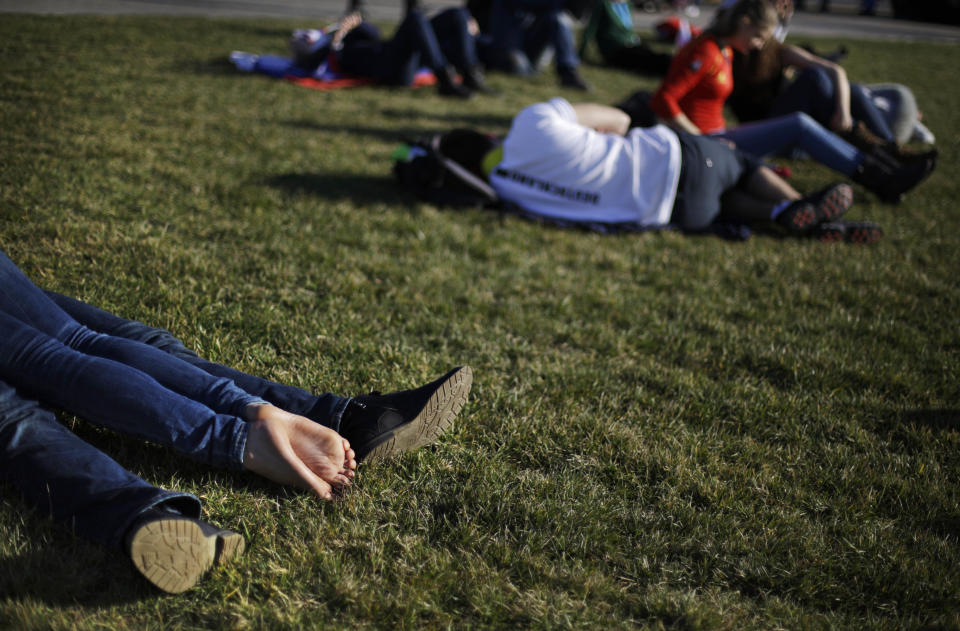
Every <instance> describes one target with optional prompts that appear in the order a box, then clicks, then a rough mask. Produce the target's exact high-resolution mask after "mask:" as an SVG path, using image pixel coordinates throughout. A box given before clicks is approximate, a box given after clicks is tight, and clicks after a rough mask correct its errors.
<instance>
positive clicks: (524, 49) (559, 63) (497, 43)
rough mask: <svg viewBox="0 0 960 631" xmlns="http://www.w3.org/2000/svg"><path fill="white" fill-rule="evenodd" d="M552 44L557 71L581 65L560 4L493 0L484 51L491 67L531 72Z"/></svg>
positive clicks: (508, 70) (512, 71)
mask: <svg viewBox="0 0 960 631" xmlns="http://www.w3.org/2000/svg"><path fill="white" fill-rule="evenodd" d="M550 48H552V49H553V53H554V56H555V64H556V67H557V72H558V73H564V72H569V71H572V70H574V69H576V67H577V66H578V65H580V59H579V58H578V57H577V53H576V49H575V48H574V42H573V31H572V29H571V28H570V24H569V23H568V22H567V20H566V19H565V18H564V16H563V11H562V9H560V8H556V7H552V6H549V4H544V5H543V6H539V5H532V4H531V5H530V6H527V5H526V4H525V3H523V2H519V1H517V0H493V7H492V8H491V10H490V33H489V37H488V38H486V39H485V40H484V46H483V47H482V49H481V53H482V55H483V57H484V62H485V63H486V64H487V65H488V66H490V67H491V68H495V69H497V70H503V71H507V72H511V73H514V74H522V75H525V74H530V73H531V72H534V71H535V70H536V69H537V68H538V66H539V61H540V59H541V57H543V55H544V54H545V53H546V51H547V50H548V49H550Z"/></svg>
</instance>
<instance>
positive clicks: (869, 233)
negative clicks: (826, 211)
mask: <svg viewBox="0 0 960 631" xmlns="http://www.w3.org/2000/svg"><path fill="white" fill-rule="evenodd" d="M812 236H813V238H814V239H817V240H818V241H822V242H823V243H858V244H860V245H869V244H871V243H876V242H877V241H879V240H880V239H882V238H883V229H882V228H880V226H878V225H877V224H875V223H873V222H872V221H845V220H843V219H840V220H838V221H825V222H824V223H821V224H819V225H818V226H817V227H816V228H814V230H813V233H812Z"/></svg>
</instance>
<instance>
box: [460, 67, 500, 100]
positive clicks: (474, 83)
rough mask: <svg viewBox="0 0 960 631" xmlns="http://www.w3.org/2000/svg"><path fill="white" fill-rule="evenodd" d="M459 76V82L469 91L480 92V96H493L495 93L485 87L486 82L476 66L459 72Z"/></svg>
mask: <svg viewBox="0 0 960 631" xmlns="http://www.w3.org/2000/svg"><path fill="white" fill-rule="evenodd" d="M460 76H461V77H462V79H463V80H462V82H461V83H462V85H465V86H466V87H467V88H469V89H470V90H473V91H474V92H480V93H481V94H495V91H494V90H493V89H492V88H491V87H490V86H488V85H487V81H486V79H485V78H484V76H483V73H482V72H481V71H480V68H478V67H476V66H474V67H473V68H468V69H466V70H464V71H463V72H461V73H460Z"/></svg>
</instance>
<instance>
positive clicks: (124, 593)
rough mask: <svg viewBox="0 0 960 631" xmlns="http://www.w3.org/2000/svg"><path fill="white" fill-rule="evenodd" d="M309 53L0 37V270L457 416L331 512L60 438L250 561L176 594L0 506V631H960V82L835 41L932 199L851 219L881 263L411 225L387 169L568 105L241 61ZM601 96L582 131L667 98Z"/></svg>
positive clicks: (917, 52)
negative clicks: (903, 94)
mask: <svg viewBox="0 0 960 631" xmlns="http://www.w3.org/2000/svg"><path fill="white" fill-rule="evenodd" d="M295 26H299V24H295V23H293V22H290V21H272V20H259V21H254V20H246V21H244V20H199V19H173V18H171V19H167V18H163V19H160V18H99V17H96V18H95V17H61V18H53V17H27V16H16V15H4V16H3V19H2V20H0V77H2V79H0V126H2V134H0V164H2V169H0V244H2V248H3V250H5V251H6V252H7V253H8V254H9V255H10V257H11V258H13V259H14V261H16V262H17V263H18V264H19V265H20V266H21V267H22V269H23V270H24V271H25V272H26V273H27V274H28V275H29V276H30V277H31V278H32V279H34V281H35V282H36V283H37V284H39V285H42V286H44V287H48V288H51V289H56V290H59V291H62V292H65V293H69V294H72V295H75V296H77V297H79V298H82V299H85V300H88V301H91V302H93V303H95V304H99V305H101V306H103V307H104V308H107V309H110V310H113V311H116V312H118V313H120V314H123V315H126V316H128V317H135V318H139V319H142V320H145V321H147V322H150V323H153V324H156V325H159V326H163V327H165V328H169V329H171V330H173V331H175V332H176V333H177V334H178V335H180V336H182V337H183V338H184V339H185V340H186V342H187V343H188V344H189V345H191V346H192V347H194V348H196V349H197V350H198V351H200V352H201V353H203V354H205V355H206V356H208V357H210V358H211V359H214V360H217V361H221V362H224V363H227V364H232V365H235V366H238V367H240V368H243V369H245V370H248V371H251V372H255V373H259V374H263V375H266V376H268V377H271V378H274V379H277V380H280V381H285V382H290V383H294V384H296V385H300V386H304V387H308V388H312V389H316V390H320V391H326V390H332V391H336V392H341V393H356V392H362V391H366V390H368V389H371V388H378V389H381V390H390V389H395V388H400V387H408V386H412V385H415V384H418V383H420V382H423V381H425V380H427V379H429V378H432V377H433V376H435V375H437V374H439V373H441V372H442V371H444V370H445V369H446V368H447V367H449V366H451V365H455V364H460V363H469V364H471V365H472V366H473V367H474V369H475V371H476V385H475V388H474V390H473V393H472V397H471V402H470V404H469V405H468V407H467V408H466V409H465V410H464V413H463V414H462V416H461V417H460V419H459V421H458V423H457V425H456V426H455V429H454V430H453V431H452V432H451V433H450V434H449V435H448V436H445V437H444V438H443V439H442V440H441V441H440V443H439V444H438V445H437V446H436V447H433V448H429V449H425V450H421V451H420V452H418V453H414V454H410V455H408V456H406V457H404V458H402V459H401V460H399V461H398V462H396V463H394V464H391V465H389V466H382V467H378V468H371V469H365V470H362V471H361V475H360V476H359V478H358V481H357V484H356V485H355V489H354V490H353V492H351V493H350V494H348V495H347V496H346V497H345V498H344V499H343V500H342V501H340V502H337V503H335V504H332V505H323V504H322V503H320V502H318V501H315V500H313V499H311V498H309V497H307V496H305V495H303V494H300V493H295V492H287V491H284V490H282V489H278V488H277V487H275V486H273V485H270V484H267V483H263V482H260V481H258V480H255V479H253V478H252V477H249V476H245V475H240V474H233V473H226V472H220V471H213V470H210V469H208V468H205V467H202V466H198V465H195V464H193V463H190V462H187V461H185V460H184V459H182V458H179V457H177V456H174V455H172V454H170V453H169V451H168V450H165V449H162V448H159V447H155V446H150V445H144V444H140V443H138V442H137V441H135V440H131V439H127V438H123V437H120V436H117V435H115V434H113V433H111V432H108V431H104V430H100V429H97V428H95V427H92V426H90V425H88V424H86V423H83V422H79V421H76V420H75V419H72V418H70V417H64V418H63V420H64V422H65V423H67V424H69V425H70V426H71V427H73V429H74V430H75V431H76V432H77V433H78V434H79V435H81V436H82V437H83V438H85V439H87V440H89V441H91V442H92V443H94V444H96V445H98V446H100V447H102V448H103V449H105V450H106V451H108V452H109V453H110V454H111V455H113V456H115V457H116V458H117V459H118V460H119V461H120V462H121V463H123V464H124V465H126V466H128V467H130V468H131V469H133V470H134V471H136V472H137V473H139V474H140V475H142V476H144V477H145V478H146V479H148V480H150V481H151V482H153V483H156V484H158V485H162V486H167V487H171V488H177V489H183V490H186V491H190V492H193V493H196V494H198V495H199V496H201V497H202V498H203V499H204V501H205V509H206V515H207V517H208V518H209V519H210V520H212V521H214V522H216V523H218V524H222V525H225V526H229V527H233V528H238V529H240V530H241V531H242V532H243V533H244V534H245V535H246V537H247V539H248V550H249V552H248V554H247V555H246V557H245V558H243V559H242V560H241V561H240V562H239V563H236V564H234V565H232V566H229V567H227V568H225V569H223V570H220V571H217V572H215V573H213V574H212V575H211V576H210V577H209V578H208V579H207V580H205V581H204V582H203V583H202V584H201V585H200V586H199V587H198V588H197V589H196V590H194V591H192V592H190V593H188V594H185V595H182V596H178V597H171V596H164V595H160V594H159V593H157V592H155V591H153V590H152V589H151V588H149V587H148V586H147V585H146V584H145V583H144V582H143V581H142V580H140V579H138V578H137V577H136V576H135V573H134V571H133V570H132V569H131V567H130V566H129V563H128V562H127V561H125V560H124V558H123V557H122V556H121V555H119V554H115V553H113V552H110V551H105V550H102V549H100V548H98V547H96V546H94V545H92V544H88V543H85V542H83V541H79V540H77V539H75V538H74V537H73V536H72V535H71V534H70V533H69V532H68V531H66V530H65V529H63V528H61V527H59V526H56V525H53V524H51V523H49V522H48V521H47V520H45V519H43V518H40V517H38V516H36V515H35V514H33V513H31V512H30V511H29V510H28V509H26V508H25V506H24V505H23V504H22V503H21V502H20V501H19V500H18V499H17V498H16V496H15V495H14V493H13V491H12V490H10V489H9V488H5V489H4V490H3V492H2V494H0V502H2V510H0V559H2V561H0V626H2V627H5V628H25V629H31V628H35V629H40V628H90V629H92V628H110V629H144V628H197V627H208V628H264V629H284V628H291V629H293V628H297V629H299V628H408V629H413V628H481V627H486V628H490V627H502V628H506V627H529V628H608V627H611V628H625V627H642V628H653V629H656V628H671V629H772V628H788V629H800V628H804V629H806V628H810V629H834V628H849V629H863V628H870V629H901V628H913V629H948V628H951V629H954V628H958V627H960V570H958V568H960V548H958V535H960V492H958V489H957V483H958V481H960V456H958V453H960V452H958V448H960V388H958V376H960V358H958V350H960V345H958V333H957V313H958V311H960V286H958V277H960V275H958V272H960V267H958V262H957V252H958V246H960V243H958V241H960V240H958V238H957V229H958V220H960V211H958V209H957V204H956V200H957V198H958V197H960V186H958V183H957V178H956V175H955V165H956V163H957V157H958V139H960V137H958V131H957V130H958V129H960V114H958V109H957V107H956V103H957V102H958V100H960V88H958V86H957V85H956V76H955V68H956V66H957V62H958V61H960V55H958V49H957V48H956V47H952V46H943V45H925V44H890V43H882V42H860V41H857V42H852V43H851V42H847V43H848V44H849V45H850V48H851V55H850V58H849V60H848V62H847V68H848V71H849V72H850V74H851V76H853V77H855V78H856V79H858V80H861V81H864V82H870V81H881V80H883V81H901V82H904V83H907V84H909V85H911V86H912V87H913V88H914V90H915V91H916V93H917V95H918V98H919V101H920V104H921V107H922V109H923V110H924V112H925V114H926V121H927V123H928V124H929V126H930V127H931V128H932V129H933V130H934V131H935V132H936V133H937V135H938V141H939V142H938V144H939V147H940V149H941V151H942V154H941V167H940V169H939V170H938V172H937V173H935V174H934V175H933V177H932V178H931V179H930V180H929V181H928V182H927V183H925V184H924V185H923V186H922V187H921V188H920V189H919V190H918V191H916V193H915V194H913V195H911V196H910V197H909V199H908V201H907V202H906V203H904V204H903V205H901V206H898V207H889V206H883V205H880V204H878V203H876V202H875V201H874V200H872V198H870V196H869V195H867V194H865V193H863V194H862V195H860V200H861V202H860V203H858V205H857V207H856V209H855V210H854V211H853V212H852V216H854V217H861V218H871V219H874V220H877V221H879V222H881V223H882V225H883V226H884V228H885V229H886V233H887V237H886V239H885V240H884V241H883V242H881V243H880V244H879V245H877V246H875V247H868V248H860V247H844V246H835V247H827V246H821V245H819V244H816V243H814V242H807V241H794V240H783V239H778V238H775V237H770V236H763V235H760V236H756V237H755V238H753V239H751V240H749V241H747V242H745V243H734V242H728V241H723V240H720V239H717V238H693V237H685V236H682V235H679V234H674V233H650V234H643V235H622V236H601V235H596V234H591V233H584V232H579V231H564V230H558V229H554V228H548V227H544V226H538V225H535V224H532V223H528V222H524V221H521V220H518V219H515V218H512V217H506V218H504V217H500V216H498V215H496V214H494V213H490V212H486V211H479V210H476V211H472V210H471V211H450V210H441V209H437V208H434V207H431V206H429V205H426V204H422V203H419V202H417V201H415V200H413V199H412V198H410V197H408V196H406V195H405V194H403V193H402V192H400V191H399V190H398V189H397V187H396V186H395V185H394V183H393V181H392V180H391V178H390V175H389V169H390V161H389V154H390V151H391V149H392V148H393V147H394V146H395V145H396V144H397V143H398V142H399V141H401V140H402V139H403V138H404V137H405V136H407V135H410V134H421V133H429V132H434V131H442V130H446V129H448V128H451V127H455V126H464V125H466V126H473V127H478V128H481V129H484V130H488V131H491V132H500V133H502V132H504V131H505V130H506V128H507V126H508V125H509V121H510V118H511V116H512V114H513V113H515V112H516V111H517V110H518V109H520V108H521V107H522V106H524V105H526V104H529V103H532V102H535V101H537V100H542V99H545V98H548V97H550V96H553V95H555V94H557V93H562V92H561V91H560V90H558V88H557V87H556V84H555V80H554V78H553V77H552V76H550V75H549V74H548V75H546V76H542V77H538V78H535V79H533V80H532V81H529V82H524V81H521V80H518V79H513V78H508V77H497V76H495V77H493V83H494V84H495V85H496V86H497V87H498V88H500V89H501V91H502V95H501V96H499V97H484V98H478V99H475V100H473V101H471V102H469V103H459V102H454V101H449V100H442V99H439V98H438V97H436V96H435V94H434V93H433V92H432V91H430V90H420V91H387V90H375V89H353V90H344V91H339V92H334V93H323V92H315V91H309V90H305V89H301V88H298V87H295V86H292V85H290V84H286V83H283V82H280V81H272V80H268V79H264V78H259V77H249V76H243V75H240V74H238V73H236V72H234V71H233V70H232V68H231V67H230V66H229V65H228V64H227V63H226V62H225V58H226V55H227V54H228V53H229V51H230V50H232V49H243V50H250V51H260V52H283V50H284V46H285V38H286V36H287V34H288V33H289V31H290V29H291V28H293V27H295ZM835 43H836V42H831V41H818V42H817V44H818V46H822V47H824V48H829V47H831V46H832V45H833V44H835ZM585 74H586V76H587V78H588V79H589V80H590V81H591V82H592V83H593V84H594V85H595V86H596V91H595V92H594V93H593V94H592V95H591V98H592V99H594V100H596V101H598V102H603V103H613V102H615V101H617V100H618V99H619V98H621V97H622V96H624V95H626V94H627V93H628V92H630V91H631V90H632V89H635V88H637V87H641V86H646V87H652V85H653V84H652V82H651V81H649V80H643V79H637V78H635V77H630V76H628V75H626V74H622V73H617V72H610V71H606V70H604V69H601V68H597V67H587V68H586V69H585ZM564 95H565V96H567V97H568V98H570V99H576V98H578V97H580V95H579V94H576V93H565V94H564ZM791 166H792V167H793V168H794V171H795V176H794V183H795V184H796V185H797V186H798V187H799V188H801V189H812V188H813V187H815V186H819V185H822V184H823V183H825V182H827V181H828V180H830V179H831V175H830V174H829V173H827V172H826V171H825V170H823V169H822V168H820V167H817V166H815V165H811V164H805V163H793V164H791ZM859 192H861V193H862V191H859Z"/></svg>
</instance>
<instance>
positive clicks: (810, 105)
mask: <svg viewBox="0 0 960 631" xmlns="http://www.w3.org/2000/svg"><path fill="white" fill-rule="evenodd" d="M835 110H836V91H835V86H834V83H833V79H831V78H830V76H829V75H828V74H827V72H826V71H825V70H823V69H822V68H807V69H806V70H804V71H803V72H801V73H800V76H798V77H797V78H796V80H795V81H794V82H793V83H791V84H790V85H789V86H787V88H786V89H785V90H784V91H783V92H782V93H781V94H780V95H779V96H778V97H777V99H776V101H775V102H774V104H773V107H772V108H771V109H770V116H771V117H779V116H785V115H787V114H792V113H794V112H803V113H806V114H809V115H810V116H812V117H813V119H814V120H816V121H817V122H818V123H820V124H821V125H824V126H825V127H829V126H830V119H831V118H833V113H834V111H835ZM850 116H851V117H852V118H853V120H854V121H863V123H864V124H865V125H866V126H867V129H869V130H870V131H872V132H873V133H874V134H876V135H877V136H879V137H880V138H882V139H883V140H885V141H887V142H893V141H894V136H893V131H892V130H891V129H890V125H889V124H888V123H887V120H886V119H885V118H884V116H883V113H882V112H881V111H880V110H879V109H877V106H876V105H875V104H874V102H873V99H871V98H870V94H869V92H868V91H867V90H866V89H865V88H864V87H863V86H862V85H860V84H857V83H851V84H850Z"/></svg>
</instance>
